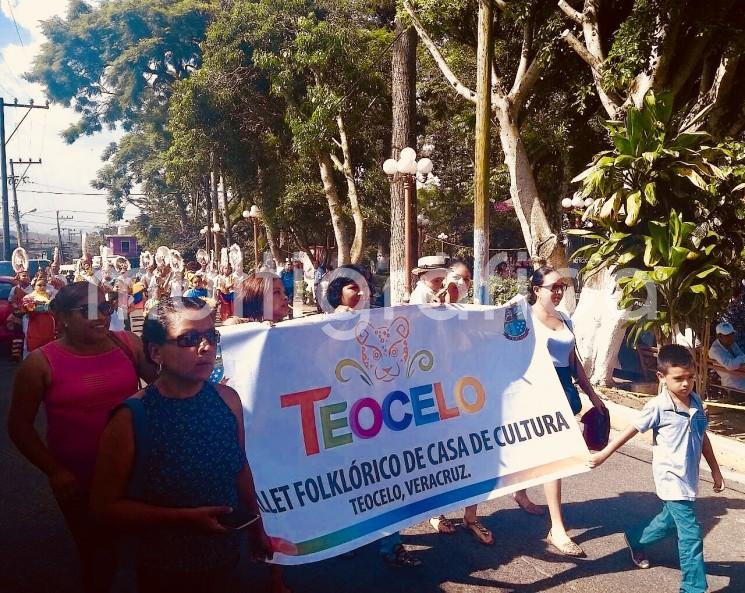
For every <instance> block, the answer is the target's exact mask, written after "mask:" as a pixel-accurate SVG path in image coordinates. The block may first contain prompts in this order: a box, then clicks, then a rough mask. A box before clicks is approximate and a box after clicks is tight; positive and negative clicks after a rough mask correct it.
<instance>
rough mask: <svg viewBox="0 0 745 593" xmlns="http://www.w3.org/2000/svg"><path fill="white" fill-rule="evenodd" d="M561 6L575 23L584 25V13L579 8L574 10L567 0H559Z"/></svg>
mask: <svg viewBox="0 0 745 593" xmlns="http://www.w3.org/2000/svg"><path fill="white" fill-rule="evenodd" d="M559 8H561V10H562V11H563V12H564V14H565V15H567V16H568V17H569V18H570V19H572V20H573V21H574V22H575V23H577V24H578V25H580V26H581V25H582V23H583V22H584V17H583V16H582V13H581V12H580V11H579V10H574V8H572V7H571V6H569V4H567V2H566V0H559Z"/></svg>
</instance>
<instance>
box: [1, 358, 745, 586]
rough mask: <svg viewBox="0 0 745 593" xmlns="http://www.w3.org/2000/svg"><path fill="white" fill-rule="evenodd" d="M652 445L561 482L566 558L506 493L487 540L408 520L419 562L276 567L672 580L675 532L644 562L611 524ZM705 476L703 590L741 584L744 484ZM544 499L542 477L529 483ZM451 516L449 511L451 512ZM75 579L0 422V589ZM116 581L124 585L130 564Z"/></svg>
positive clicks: (637, 496)
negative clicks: (572, 550)
mask: <svg viewBox="0 0 745 593" xmlns="http://www.w3.org/2000/svg"><path fill="white" fill-rule="evenodd" d="M13 370H14V367H12V366H10V365H9V364H8V363H5V362H0V414H1V415H2V418H3V424H4V419H5V417H6V415H7V408H8V401H9V397H10V381H11V377H12V372H13ZM650 460H651V452H650V451H649V448H648V446H647V445H645V444H644V442H643V441H642V440H639V441H638V442H632V443H630V444H629V445H627V446H626V447H624V448H623V449H622V450H621V451H620V452H619V453H617V454H616V455H615V456H614V457H612V458H611V459H610V460H609V461H608V462H607V463H606V464H605V465H603V466H602V467H601V468H598V469H597V470H594V471H593V472H592V473H590V474H583V475H580V476H575V477H573V478H570V479H568V480H565V481H564V499H565V501H566V505H565V513H566V522H567V524H568V525H569V526H571V528H572V529H571V534H572V535H573V537H574V538H575V539H576V541H577V542H578V543H580V544H581V545H582V546H583V548H584V549H585V551H586V552H587V554H588V558H587V559H584V560H577V561H571V560H568V559H566V558H564V557H561V556H557V555H554V554H552V553H551V552H550V551H549V550H548V548H547V546H546V543H545V541H544V538H545V536H546V532H547V530H548V524H547V521H546V519H544V518H541V517H532V516H529V515H527V514H526V513H524V512H522V511H521V510H520V509H518V508H517V506H516V505H515V504H514V503H513V502H512V500H511V499H510V498H509V497H508V498H502V499H499V500H496V501H492V502H489V503H485V504H483V505H480V507H479V514H480V515H481V516H482V518H483V522H484V523H485V524H486V525H487V526H488V527H489V528H490V529H492V530H493V531H494V534H495V538H496V544H495V545H494V546H491V547H486V546H483V545H480V544H479V543H477V542H476V540H475V539H474V538H473V537H472V536H470V535H469V534H468V533H466V532H465V531H463V530H459V531H458V533H457V534H455V535H451V536H447V535H439V534H435V533H433V532H432V530H431V529H430V528H429V525H427V524H423V525H417V526H415V527H414V528H411V529H408V530H406V531H405V532H404V541H405V543H406V544H407V545H409V546H410V547H411V549H412V550H414V551H415V553H417V554H418V555H419V557H420V558H421V559H422V560H423V561H424V565H423V566H422V567H420V568H417V569H395V568H391V567H388V566H386V565H384V564H383V563H382V562H381V561H380V560H379V559H378V557H377V555H376V551H377V548H376V546H375V545H370V546H366V547H364V548H362V549H360V550H358V551H357V553H356V554H355V555H354V557H352V558H337V559H332V560H328V561H325V562H319V563H315V564H311V565H305V566H298V567H289V568H287V569H286V574H287V581H288V584H289V585H290V586H291V588H292V590H293V591H294V592H296V593H303V592H307V593H329V592H336V593H372V592H391V593H399V592H400V593H404V592H406V593H411V592H416V593H419V592H421V593H429V592H438V591H443V592H447V593H476V592H500V593H501V592H514V593H533V592H538V591H550V592H559V591H562V592H564V591H566V592H577V593H585V592H586V593H590V592H592V593H603V592H609V593H610V592H623V593H637V592H639V593H641V592H645V593H646V592H647V591H649V590H650V589H651V590H654V591H656V592H660V593H663V592H671V593H675V592H677V591H678V584H679V572H678V569H677V551H676V547H675V541H674V540H671V541H668V542H665V543H664V544H661V545H659V546H657V547H656V548H654V549H653V550H651V551H650V558H651V560H652V568H651V569H650V570H647V571H641V570H638V569H636V568H635V567H634V566H633V565H632V564H631V562H630V561H629V556H628V552H627V550H626V548H625V547H624V544H623V537H622V535H621V531H622V530H623V529H624V528H625V527H627V526H628V525H629V524H632V523H634V522H637V521H639V520H642V519H644V518H645V517H648V516H650V515H652V514H654V513H656V512H657V511H658V508H659V501H658V500H657V498H656V496H655V495H654V484H653V482H652V474H651V467H650ZM702 478H703V480H704V481H703V483H702V488H701V492H700V494H701V498H700V504H699V515H700V519H701V522H702V524H703V526H704V529H705V533H706V536H705V540H704V548H705V552H706V558H707V566H708V574H709V575H710V576H709V585H710V588H711V591H716V592H727V593H743V592H745V538H744V537H743V534H745V484H743V483H738V482H735V481H733V480H729V481H728V488H727V490H725V492H724V493H723V494H720V495H715V494H714V493H713V492H712V490H711V480H710V477H709V476H708V474H706V473H703V474H702ZM530 494H531V497H532V498H533V499H534V500H536V502H543V493H542V490H541V489H540V488H534V489H532V490H531V492H530ZM451 516H452V517H456V516H457V515H451ZM266 573H267V570H266V568H265V567H254V566H252V567H247V568H246V575H245V576H246V579H247V583H250V584H247V587H246V588H245V589H244V591H261V590H262V588H261V587H262V585H263V584H264V583H265V581H266ZM78 590H79V585H78V581H77V568H76V559H75V551H74V548H73V546H72V542H71V541H70V538H69V536H68V535H67V532H66V530H65V526H64V523H63V521H62V518H61V516H60V514H59V512H58V510H57V508H56V506H55V503H54V500H53V498H52V496H51V494H50V492H49V488H48V486H47V484H46V480H45V479H44V477H43V476H42V475H41V474H40V473H39V472H38V471H36V469H35V468H33V467H32V466H30V465H29V464H28V463H27V462H26V461H25V460H24V459H22V458H21V457H20V456H19V454H18V453H17V452H16V451H15V449H14V448H13V447H12V445H11V444H10V442H9V440H8V437H7V433H6V431H5V430H4V426H3V429H2V430H0V593H63V592H64V593H67V592H75V591H78ZM117 590H118V591H121V592H125V591H127V592H128V591H131V590H132V588H131V575H130V574H127V573H126V572H125V573H124V574H123V575H122V576H121V577H120V579H119V582H118V586H117Z"/></svg>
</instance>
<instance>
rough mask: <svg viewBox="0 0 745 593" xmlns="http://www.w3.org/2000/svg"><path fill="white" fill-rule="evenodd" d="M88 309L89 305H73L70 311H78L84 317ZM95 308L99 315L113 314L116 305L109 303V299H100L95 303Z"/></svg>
mask: <svg viewBox="0 0 745 593" xmlns="http://www.w3.org/2000/svg"><path fill="white" fill-rule="evenodd" d="M89 310H90V306H89V305H80V306H79V307H73V308H72V309H71V311H79V312H80V314H81V315H83V316H84V317H86V316H87V315H88V311H89ZM96 310H97V311H98V312H99V313H100V314H101V315H113V314H114V311H116V305H115V304H114V303H111V302H109V301H101V302H100V303H98V305H96Z"/></svg>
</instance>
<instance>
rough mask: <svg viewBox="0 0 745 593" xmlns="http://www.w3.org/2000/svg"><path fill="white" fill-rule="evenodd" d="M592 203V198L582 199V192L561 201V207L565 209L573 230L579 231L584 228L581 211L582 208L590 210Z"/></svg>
mask: <svg viewBox="0 0 745 593" xmlns="http://www.w3.org/2000/svg"><path fill="white" fill-rule="evenodd" d="M592 202H593V200H592V198H585V199H582V194H581V193H580V192H576V193H575V194H574V195H573V196H572V197H571V198H569V197H567V198H564V199H563V200H562V201H561V207H562V208H564V211H565V212H566V215H567V218H569V224H570V226H571V227H572V228H575V229H577V228H579V227H581V226H582V214H581V212H580V210H581V209H582V208H589V207H590V206H592ZM572 217H574V218H572Z"/></svg>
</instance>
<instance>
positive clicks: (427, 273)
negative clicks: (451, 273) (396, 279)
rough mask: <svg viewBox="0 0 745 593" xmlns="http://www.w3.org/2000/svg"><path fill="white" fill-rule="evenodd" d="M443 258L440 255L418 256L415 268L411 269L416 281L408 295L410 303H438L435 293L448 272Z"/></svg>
mask: <svg viewBox="0 0 745 593" xmlns="http://www.w3.org/2000/svg"><path fill="white" fill-rule="evenodd" d="M445 264H446V262H445V258H444V257H443V256H441V255H428V256H425V257H420V258H419V262H418V265H417V267H416V268H414V269H413V270H412V272H411V273H412V274H414V275H415V276H416V277H417V278H418V282H417V283H416V286H415V287H414V290H412V291H411V295H410V296H409V304H410V305H427V304H430V303H435V304H439V300H438V298H437V293H438V292H439V291H440V290H442V282H443V280H444V279H445V276H446V275H447V273H448V269H447V268H446V267H445Z"/></svg>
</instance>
